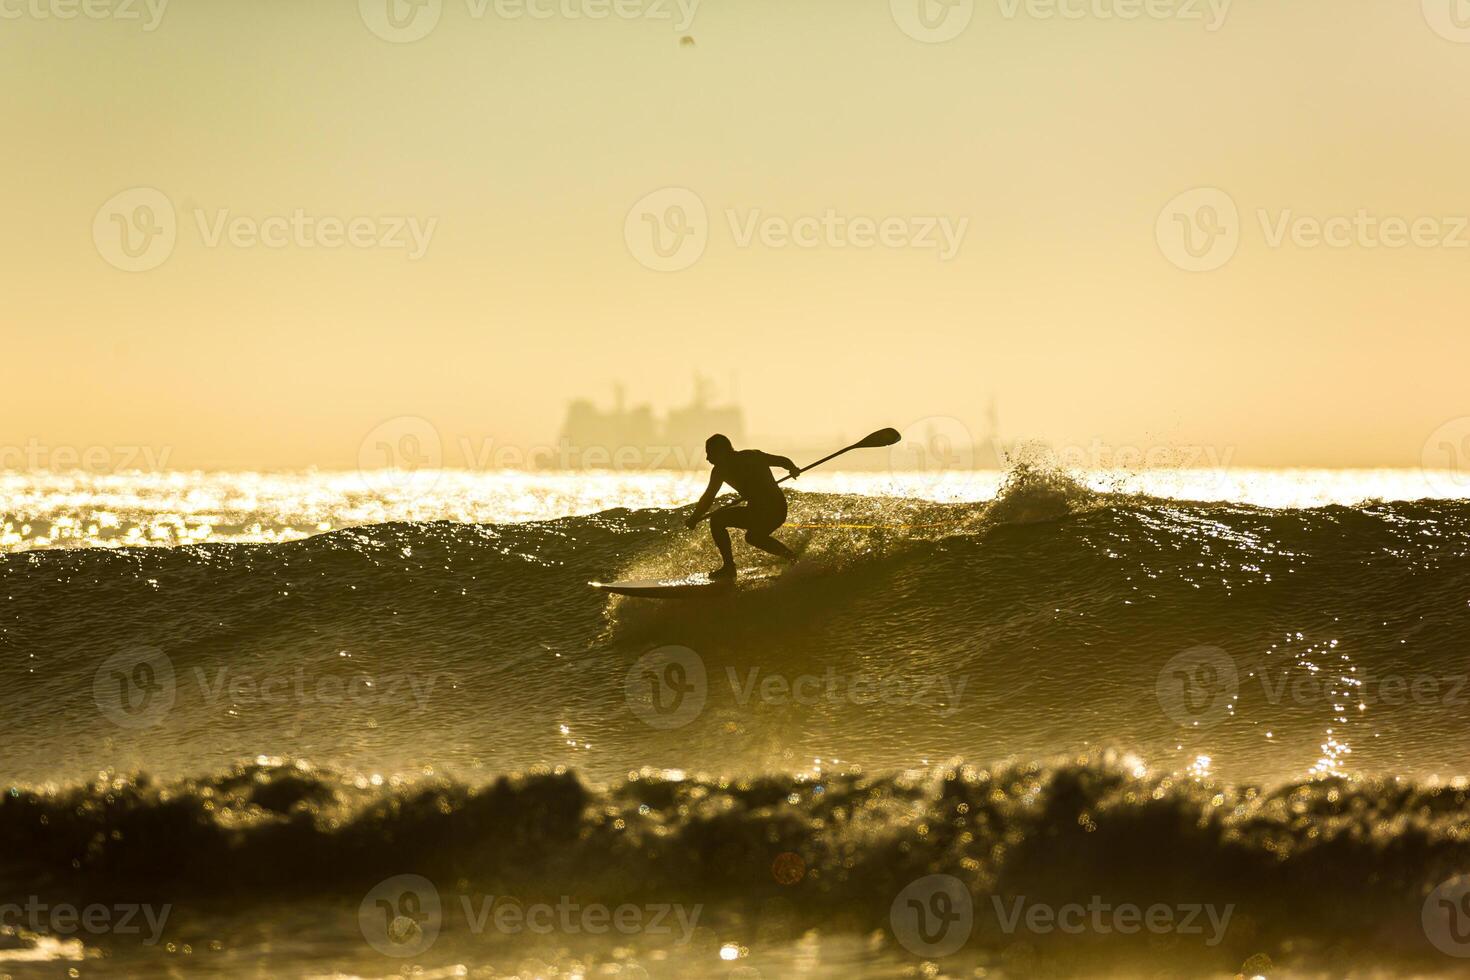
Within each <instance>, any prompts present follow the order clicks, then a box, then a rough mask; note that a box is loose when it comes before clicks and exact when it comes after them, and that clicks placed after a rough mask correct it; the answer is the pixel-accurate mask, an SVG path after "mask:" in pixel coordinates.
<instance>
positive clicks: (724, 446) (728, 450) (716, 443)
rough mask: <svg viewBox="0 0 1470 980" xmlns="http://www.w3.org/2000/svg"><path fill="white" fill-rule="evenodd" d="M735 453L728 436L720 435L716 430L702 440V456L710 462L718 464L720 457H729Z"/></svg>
mask: <svg viewBox="0 0 1470 980" xmlns="http://www.w3.org/2000/svg"><path fill="white" fill-rule="evenodd" d="M733 455H735V447H734V446H733V445H731V443H730V437H729V436H722V435H720V434H719V433H718V432H716V433H715V434H714V435H712V436H710V437H709V438H708V439H706V440H705V441H704V458H705V459H707V460H709V461H710V462H711V463H715V464H718V463H719V462H720V460H722V459H729V458H730V457H731V456H733Z"/></svg>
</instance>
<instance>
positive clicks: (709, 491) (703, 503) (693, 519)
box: [684, 469, 725, 527]
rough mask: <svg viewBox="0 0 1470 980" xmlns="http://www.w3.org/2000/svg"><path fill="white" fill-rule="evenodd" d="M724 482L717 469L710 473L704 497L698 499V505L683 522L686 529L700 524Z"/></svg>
mask: <svg viewBox="0 0 1470 980" xmlns="http://www.w3.org/2000/svg"><path fill="white" fill-rule="evenodd" d="M724 482H725V481H724V479H723V478H722V477H721V476H720V471H719V470H718V469H714V470H711V471H710V474H709V486H707V487H705V488H704V496H702V497H700V498H699V503H697V504H695V505H694V513H692V514H690V515H689V519H688V520H687V521H685V522H684V524H685V526H686V527H693V526H694V525H696V524H698V523H699V522H700V520H701V519H702V518H703V517H704V515H705V512H706V511H708V510H709V509H710V506H711V505H712V504H714V502H715V497H716V495H718V494H719V492H720V485H721V484H723V483H724Z"/></svg>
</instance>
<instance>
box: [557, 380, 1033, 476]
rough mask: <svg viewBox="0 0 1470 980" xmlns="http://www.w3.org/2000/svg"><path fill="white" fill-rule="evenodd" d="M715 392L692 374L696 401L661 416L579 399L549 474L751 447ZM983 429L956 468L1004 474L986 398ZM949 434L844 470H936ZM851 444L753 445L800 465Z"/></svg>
mask: <svg viewBox="0 0 1470 980" xmlns="http://www.w3.org/2000/svg"><path fill="white" fill-rule="evenodd" d="M713 389H714V386H713V385H712V384H711V383H710V381H709V379H707V378H705V377H704V376H702V375H698V374H696V375H695V376H694V399H693V401H691V402H690V403H689V404H688V405H685V406H683V407H681V408H674V409H670V410H669V411H668V412H667V413H666V414H665V416H664V417H663V418H660V417H659V416H658V415H656V414H655V412H654V409H653V408H652V407H651V406H649V405H648V404H646V403H645V404H638V405H632V406H629V405H628V404H627V402H626V398H625V394H624V390H623V386H622V385H620V384H615V385H614V386H613V405H612V408H611V409H610V410H604V409H601V408H599V407H598V406H597V405H596V404H595V403H594V402H593V401H592V400H591V399H590V398H578V399H577V400H575V401H573V402H572V403H571V404H569V405H568V406H567V414H566V419H565V421H563V422H562V427H561V434H560V436H559V438H558V446H557V449H556V451H555V452H554V453H553V454H552V455H553V456H554V457H555V459H554V460H553V461H552V462H551V463H550V466H551V468H561V469H598V470H607V469H611V470H649V469H652V470H685V471H689V470H703V469H705V468H706V467H707V465H708V464H707V463H706V462H705V458H704V441H705V439H707V438H709V437H710V436H711V435H712V434H714V433H716V432H722V433H724V434H725V435H727V436H729V437H730V439H731V441H732V442H734V443H735V445H736V446H737V447H741V448H746V447H748V446H750V445H752V440H750V439H748V438H747V433H746V430H745V413H744V412H743V411H741V409H740V407H739V406H738V405H735V404H733V403H729V404H716V403H715V402H714V400H713V394H712V392H713ZM935 421H936V422H938V423H940V424H941V427H942V425H943V423H946V422H948V423H952V424H954V425H961V423H960V422H959V420H956V419H936V420H935ZM985 422H986V429H987V430H988V431H984V432H982V433H980V434H979V437H978V438H975V437H962V438H961V439H960V440H959V444H960V446H961V447H962V449H963V452H961V453H960V454H959V465H960V466H961V468H965V469H968V468H971V467H975V468H990V469H995V468H999V469H1004V468H1005V463H1004V459H1003V456H1004V449H1003V446H1002V445H1001V443H1000V441H999V437H998V435H997V424H996V409H995V400H994V399H991V401H990V405H989V408H988V410H987V412H986V414H985ZM949 435H950V434H947V433H946V432H944V431H936V429H935V427H934V425H932V424H926V425H919V426H916V428H915V431H913V432H910V433H909V435H908V439H909V442H910V443H912V444H911V445H908V444H906V447H905V451H906V453H907V455H901V456H899V457H896V458H895V457H891V456H890V455H889V454H887V453H872V454H868V455H863V454H854V455H853V456H852V457H851V458H846V457H844V459H843V468H845V469H850V470H882V469H886V468H890V467H892V466H893V465H895V460H899V461H901V460H904V459H907V458H908V456H910V455H912V456H914V458H915V459H916V460H919V459H924V460H927V462H926V463H923V464H921V465H919V466H918V467H916V468H919V469H924V468H929V467H933V466H935V465H936V462H935V461H936V460H940V459H942V458H943V457H946V456H948V455H953V453H952V450H953V449H954V448H955V447H953V446H951V441H952V440H950V441H947V440H949ZM850 441H851V439H850V437H849V436H848V435H847V434H844V433H834V434H832V435H829V436H824V437H820V438H813V437H812V436H810V435H808V436H804V437H800V436H795V435H793V434H790V433H787V434H784V435H781V436H769V435H767V436H761V437H760V438H758V439H755V440H754V442H755V443H758V444H759V445H760V448H762V449H765V450H768V451H771V452H779V453H781V454H783V455H786V456H790V457H791V458H792V459H795V460H797V461H798V463H801V462H802V461H803V460H811V459H816V458H818V457H821V456H825V455H826V454H827V453H830V452H831V451H832V450H833V449H834V448H837V447H840V446H843V445H845V444H846V443H848V442H850Z"/></svg>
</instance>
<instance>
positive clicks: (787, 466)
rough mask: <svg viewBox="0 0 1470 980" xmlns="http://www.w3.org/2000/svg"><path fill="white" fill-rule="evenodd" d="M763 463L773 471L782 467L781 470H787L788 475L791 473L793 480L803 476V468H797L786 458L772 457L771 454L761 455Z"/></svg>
mask: <svg viewBox="0 0 1470 980" xmlns="http://www.w3.org/2000/svg"><path fill="white" fill-rule="evenodd" d="M761 462H762V463H765V464H766V465H767V466H769V467H771V468H772V469H774V468H775V467H777V466H779V467H781V469H783V470H785V471H786V472H787V473H790V474H791V476H792V478H793V479H795V478H796V477H798V476H801V467H800V466H797V465H796V464H795V463H793V462H792V461H791V460H790V459H788V458H787V457H785V456H772V455H771V454H770V453H761Z"/></svg>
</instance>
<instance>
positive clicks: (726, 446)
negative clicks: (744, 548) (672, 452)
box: [684, 433, 801, 578]
mask: <svg viewBox="0 0 1470 980" xmlns="http://www.w3.org/2000/svg"><path fill="white" fill-rule="evenodd" d="M704 455H705V458H706V459H708V460H709V461H710V463H711V464H712V465H713V466H714V470H713V471H711V473H710V475H709V486H708V487H706V488H705V491H704V496H702V497H700V498H699V503H698V504H697V505H695V508H694V513H693V514H690V515H689V519H688V520H687V521H685V522H684V523H685V524H686V525H687V526H688V527H691V528H692V527H694V525H696V524H698V523H699V522H700V520H701V519H702V518H703V517H704V515H705V513H706V512H707V511H708V510H709V509H710V507H711V506H713V505H714V502H715V496H716V495H717V494H718V493H719V492H720V486H721V485H722V484H727V483H728V484H729V485H730V487H731V488H732V489H734V490H735V491H736V492H738V493H739V494H740V496H741V497H743V498H744V499H743V500H742V501H741V502H740V503H738V504H734V505H732V506H729V507H721V508H720V509H719V510H717V511H715V512H714V513H713V514H711V515H710V519H709V533H710V536H711V537H712V538H714V539H715V547H716V548H719V549H720V557H721V558H723V559H724V564H722V565H721V566H720V567H719V568H717V569H715V570H714V571H713V572H710V573H709V574H710V578H730V577H731V576H733V575H734V574H735V559H734V557H733V556H732V554H731V551H730V528H732V527H739V528H744V529H745V541H746V543H747V544H749V545H750V546H751V547H754V548H759V549H760V550H762V551H765V552H769V553H770V554H773V555H777V556H779V557H781V558H785V559H786V560H787V561H793V560H795V558H796V555H795V554H794V553H793V552H792V550H791V549H790V548H788V547H786V546H785V545H784V544H782V543H781V542H779V541H777V540H776V539H775V538H773V537H771V532H773V531H775V530H776V528H778V527H780V526H781V525H782V524H784V523H786V494H784V493H782V492H781V488H780V487H779V486H777V485H776V480H775V477H773V476H771V468H772V467H776V466H779V467H780V468H781V469H783V470H785V471H786V472H788V473H790V474H791V475H792V476H793V477H796V476H799V475H800V474H801V468H800V467H799V466H797V465H796V464H795V463H793V462H792V461H791V460H789V459H787V458H786V457H785V456H772V455H771V454H770V453H763V452H761V451H760V450H759V449H743V450H739V451H737V450H736V449H735V447H734V446H733V445H732V444H731V442H730V440H729V438H728V437H727V436H722V435H719V434H718V433H716V434H715V435H712V436H710V437H709V438H708V439H706V440H705V442H704Z"/></svg>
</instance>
